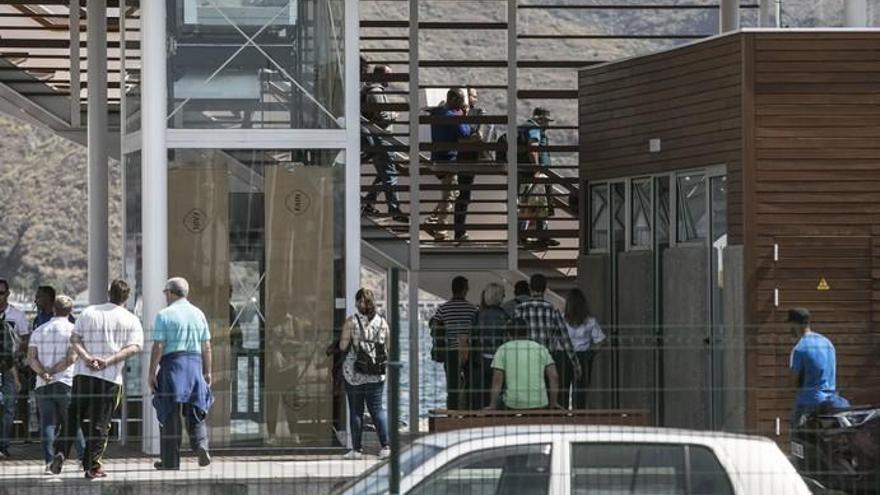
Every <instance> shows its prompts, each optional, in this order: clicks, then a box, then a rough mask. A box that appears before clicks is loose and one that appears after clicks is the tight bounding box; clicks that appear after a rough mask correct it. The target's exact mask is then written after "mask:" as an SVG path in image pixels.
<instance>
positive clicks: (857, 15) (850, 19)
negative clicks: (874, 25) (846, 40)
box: [846, 0, 868, 27]
mask: <svg viewBox="0 0 880 495" xmlns="http://www.w3.org/2000/svg"><path fill="white" fill-rule="evenodd" d="M846 26H847V27H868V0H846Z"/></svg>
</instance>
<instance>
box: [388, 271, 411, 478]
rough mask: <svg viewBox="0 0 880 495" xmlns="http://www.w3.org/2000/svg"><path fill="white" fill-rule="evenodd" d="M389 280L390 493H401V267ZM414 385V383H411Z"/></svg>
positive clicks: (391, 274) (392, 272)
mask: <svg viewBox="0 0 880 495" xmlns="http://www.w3.org/2000/svg"><path fill="white" fill-rule="evenodd" d="M389 278H390V280H389V281H388V290H389V305H390V306H391V307H390V308H388V309H389V313H388V314H389V316H390V319H391V349H390V350H391V354H390V355H389V356H388V440H389V442H390V444H391V445H390V447H391V459H390V466H389V469H390V471H391V475H390V477H389V490H388V491H389V493H391V495H397V494H399V493H400V368H401V367H402V364H401V362H400V290H399V289H400V285H399V280H400V269H398V268H392V269H391V273H390V277H389ZM410 386H412V384H410Z"/></svg>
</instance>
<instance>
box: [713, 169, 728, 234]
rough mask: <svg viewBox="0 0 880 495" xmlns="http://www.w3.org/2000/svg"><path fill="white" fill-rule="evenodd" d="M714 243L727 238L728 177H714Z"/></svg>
mask: <svg viewBox="0 0 880 495" xmlns="http://www.w3.org/2000/svg"><path fill="white" fill-rule="evenodd" d="M711 184H712V243H713V244H714V243H716V242H718V241H719V240H720V239H721V238H722V237H725V238H726V236H727V177H726V176H720V177H712V180H711Z"/></svg>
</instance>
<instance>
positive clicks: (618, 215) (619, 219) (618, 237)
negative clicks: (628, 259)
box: [611, 182, 626, 251]
mask: <svg viewBox="0 0 880 495" xmlns="http://www.w3.org/2000/svg"><path fill="white" fill-rule="evenodd" d="M611 211H612V212H613V214H612V217H611V218H612V221H611V226H612V230H611V235H612V240H611V242H612V243H613V244H614V249H615V250H618V251H623V250H624V249H625V247H626V243H625V242H624V238H625V235H626V184H624V183H623V182H615V183H613V184H611Z"/></svg>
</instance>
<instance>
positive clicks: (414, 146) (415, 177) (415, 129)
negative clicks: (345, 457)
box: [407, 0, 422, 433]
mask: <svg viewBox="0 0 880 495" xmlns="http://www.w3.org/2000/svg"><path fill="white" fill-rule="evenodd" d="M419 103H420V101H419V1H418V0H409V205H410V206H409V208H410V209H409V249H410V252H409V260H410V272H409V273H408V277H407V279H408V280H409V298H408V299H409V318H408V319H409V429H410V432H411V433H418V431H419V399H420V397H419V387H418V384H419V383H420V380H419V355H420V354H419V337H420V333H421V332H419V270H420V269H421V242H420V240H419V234H420V232H421V214H420V212H421V207H422V205H421V192H420V190H419V186H420V184H419V183H420V182H421V174H420V172H419V167H421V165H422V164H421V163H420V162H421V157H420V156H419Z"/></svg>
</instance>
